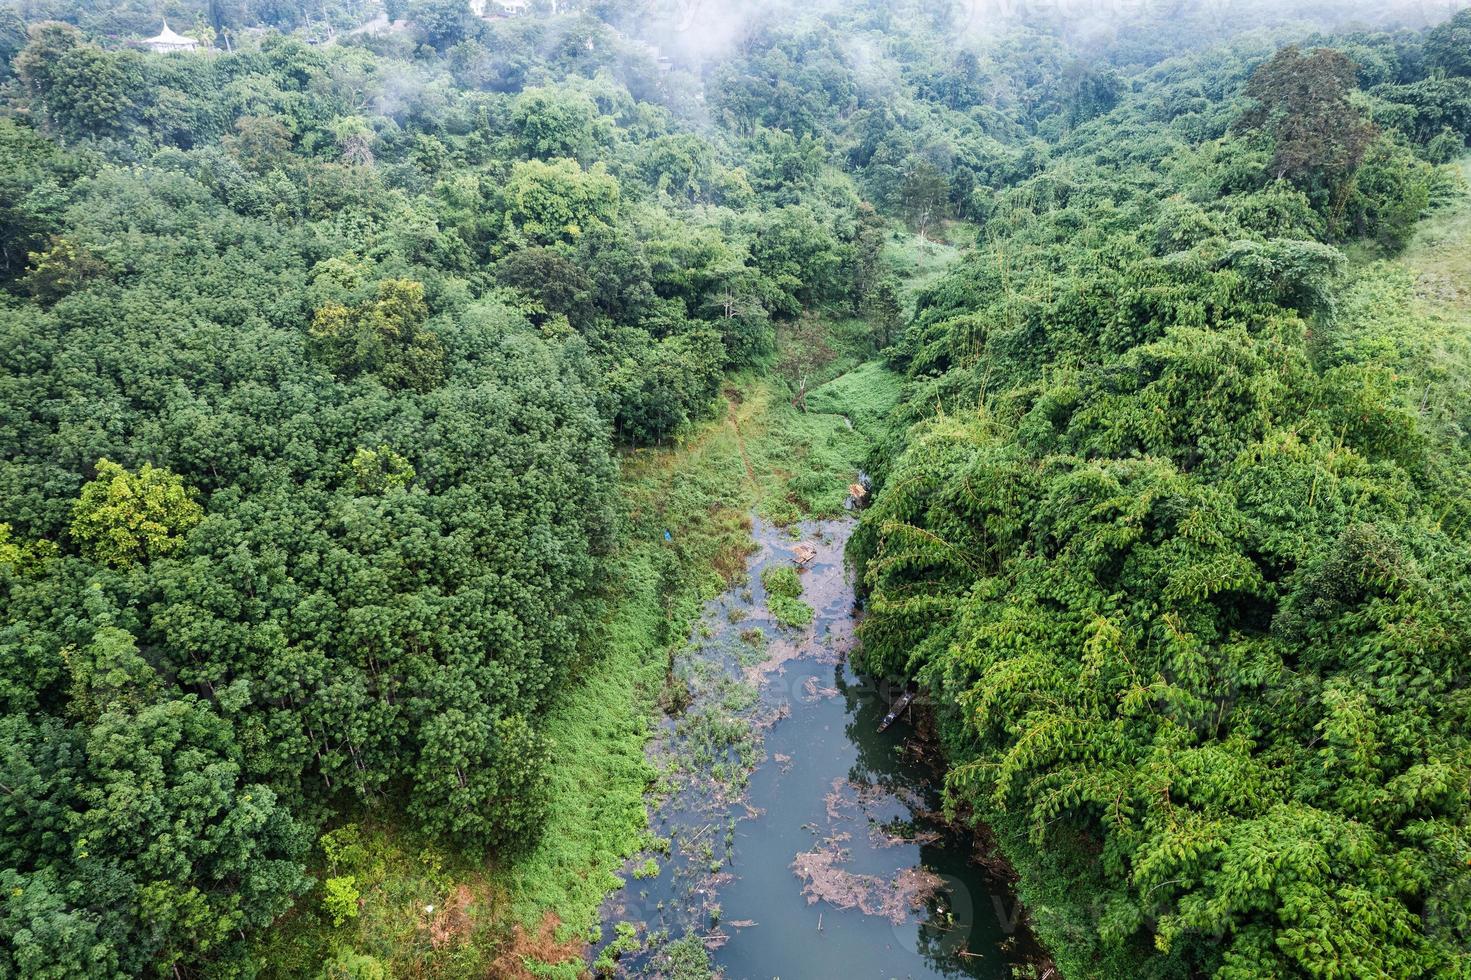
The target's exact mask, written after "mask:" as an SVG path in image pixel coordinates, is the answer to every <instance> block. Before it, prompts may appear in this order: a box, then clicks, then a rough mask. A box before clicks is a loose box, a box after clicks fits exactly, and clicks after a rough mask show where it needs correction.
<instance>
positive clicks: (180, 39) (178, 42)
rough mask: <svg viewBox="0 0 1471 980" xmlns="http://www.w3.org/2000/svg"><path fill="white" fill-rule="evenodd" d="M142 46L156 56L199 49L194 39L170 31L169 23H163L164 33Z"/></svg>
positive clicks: (149, 39)
mask: <svg viewBox="0 0 1471 980" xmlns="http://www.w3.org/2000/svg"><path fill="white" fill-rule="evenodd" d="M142 44H143V46H144V47H146V48H147V49H148V50H149V51H152V52H153V53H154V54H178V53H179V52H181V51H193V50H195V49H196V48H198V47H199V42H198V41H196V40H195V39H194V38H192V37H185V36H184V35H182V34H175V33H174V32H173V31H171V30H169V22H168V21H164V22H163V31H162V33H160V34H159V35H158V37H150V38H148V39H147V40H146V41H143V42H142Z"/></svg>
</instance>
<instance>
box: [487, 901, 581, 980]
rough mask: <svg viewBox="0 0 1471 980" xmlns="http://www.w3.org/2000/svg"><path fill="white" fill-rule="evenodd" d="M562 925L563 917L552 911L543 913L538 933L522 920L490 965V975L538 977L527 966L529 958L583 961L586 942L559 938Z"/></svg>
mask: <svg viewBox="0 0 1471 980" xmlns="http://www.w3.org/2000/svg"><path fill="white" fill-rule="evenodd" d="M561 926H562V920H561V919H559V918H557V916H556V915H555V914H553V913H551V912H548V913H547V914H546V915H544V916H542V920H541V924H540V925H538V926H537V927H536V932H535V933H531V932H528V931H527V930H526V928H525V927H524V926H522V925H520V924H519V923H518V924H516V925H515V926H513V927H512V929H511V941H510V943H509V944H508V945H507V946H506V949H505V952H503V953H501V955H500V956H497V957H496V959H495V962H494V963H492V964H491V965H490V975H491V976H492V977H496V978H497V980H536V974H535V973H533V972H532V971H531V970H530V969H528V968H527V966H526V964H527V962H528V961H535V962H539V963H546V964H549V965H551V966H559V965H561V964H563V963H581V962H583V961H584V959H585V957H584V949H585V944H584V943H583V942H582V941H581V940H579V939H558V938H557V930H558V929H560V928H561Z"/></svg>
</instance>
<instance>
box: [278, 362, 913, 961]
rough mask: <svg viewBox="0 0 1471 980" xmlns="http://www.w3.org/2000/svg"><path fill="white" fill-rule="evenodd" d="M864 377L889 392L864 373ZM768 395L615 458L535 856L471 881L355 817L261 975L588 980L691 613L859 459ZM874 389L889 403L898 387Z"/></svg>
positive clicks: (815, 506)
mask: <svg viewBox="0 0 1471 980" xmlns="http://www.w3.org/2000/svg"><path fill="white" fill-rule="evenodd" d="M866 370H867V373H868V374H869V375H871V377H870V381H872V380H873V378H874V377H878V378H879V379H880V380H885V379H883V378H882V376H881V374H875V371H876V370H877V371H880V372H881V369H876V366H870V367H868V368H867V369H866ZM779 384H780V383H779V382H775V381H771V380H768V379H763V378H757V377H744V378H737V379H733V380H732V381H731V382H730V383H729V384H728V385H727V386H726V387H725V389H724V391H723V393H722V396H721V405H720V406H719V408H718V412H717V415H716V417H715V418H714V419H712V420H711V421H709V422H707V423H705V424H703V425H701V426H700V427H698V428H697V429H696V430H695V431H694V432H692V433H691V434H690V435H689V436H688V437H687V438H686V439H684V440H683V441H682V442H681V443H679V444H677V445H675V446H672V447H668V448H661V449H653V450H638V451H633V452H628V453H625V454H624V455H623V456H622V457H621V460H620V462H621V479H620V500H621V502H622V504H623V506H622V509H621V520H622V522H623V528H622V532H623V533H622V534H621V536H620V537H621V541H622V544H621V546H620V552H619V554H618V556H617V558H616V565H615V567H616V573H615V574H612V575H610V576H609V583H608V603H607V616H606V618H605V619H604V622H603V627H602V629H601V631H600V632H599V634H598V635H597V636H595V637H592V638H590V640H589V642H588V644H587V653H586V659H585V667H584V668H583V669H582V670H580V671H579V676H580V683H579V684H578V685H576V686H575V687H572V688H569V689H568V691H567V692H566V693H565V695H564V697H563V698H562V700H561V701H560V702H559V703H558V705H557V706H556V707H555V708H554V709H553V711H552V712H551V714H550V715H549V717H548V718H547V719H546V722H545V728H544V731H545V732H546V733H547V735H548V737H549V738H550V739H551V740H552V742H553V744H554V745H555V753H556V755H555V759H556V764H555V767H554V769H553V771H552V801H551V805H550V807H549V812H550V814H551V816H550V820H549V822H548V825H547V827H546V831H545V833H544V835H543V837H542V842H541V844H540V845H539V846H538V848H537V849H536V850H535V851H534V852H532V853H531V854H530V855H529V856H527V857H526V858H524V859H523V860H522V861H520V862H518V863H517V864H515V865H511V866H506V867H494V866H492V867H489V868H486V867H480V866H474V865H471V864H468V863H466V862H464V861H463V860H461V859H460V858H459V857H458V855H456V854H454V853H453V852H451V851H449V850H447V849H444V848H442V847H440V846H439V845H438V844H436V843H435V842H434V841H432V840H430V839H428V838H425V837H423V836H422V835H420V834H418V833H416V832H414V831H413V830H412V829H409V828H406V827H404V826H402V825H400V824H398V823H396V822H392V821H389V820H386V819H384V818H382V817H380V816H378V815H375V814H370V813H364V814H360V815H359V816H358V817H357V818H356V819H355V820H353V821H352V822H350V823H348V824H346V825H344V826H342V827H339V828H338V829H337V830H336V831H334V835H335V837H334V840H339V841H341V842H345V843H346V844H347V845H348V846H344V847H335V848H334V859H333V860H332V861H330V862H329V861H327V860H325V855H324V856H323V858H322V860H321V863H320V864H319V866H318V868H317V874H318V876H319V879H320V881H321V885H320V886H319V887H320V890H319V891H317V892H315V893H314V894H311V895H308V896H306V897H304V898H303V899H302V900H301V901H300V902H299V903H298V905H297V907H296V908H295V909H293V911H292V912H291V913H289V914H288V916H287V917H286V918H285V919H283V921H282V922H281V923H279V924H278V925H277V927H276V928H274V929H273V930H271V931H270V932H269V933H268V934H266V935H265V936H264V937H263V939H262V941H261V942H260V944H259V946H258V953H259V958H260V960H261V961H263V962H265V963H266V964H268V967H267V970H266V973H265V975H266V976H268V977H283V978H284V977H293V976H303V975H315V974H316V973H317V972H319V971H320V969H321V965H322V963H323V962H324V961H332V960H334V959H340V960H342V961H343V962H347V961H350V960H352V959H353V958H354V957H362V956H371V957H373V958H374V959H376V960H377V961H378V962H379V963H381V964H383V965H384V966H386V967H387V969H388V970H389V971H390V972H391V973H392V975H394V976H423V977H458V976H466V975H476V974H484V973H486V972H493V973H494V974H495V975H497V976H516V975H518V974H520V975H526V976H532V975H535V976H540V977H546V976H569V977H570V976H575V975H577V974H578V972H579V971H581V970H583V969H584V968H585V959H584V955H585V949H586V945H587V943H589V942H592V941H596V939H597V938H598V936H599V930H598V909H599V906H600V904H601V902H602V900H603V897H604V896H605V895H606V894H607V893H608V892H609V891H610V890H612V889H614V888H616V887H618V885H619V884H620V882H621V879H620V878H619V877H618V872H619V871H620V870H621V868H622V866H623V864H624V862H625V860H626V859H627V858H628V857H629V856H630V855H632V854H634V853H635V852H637V851H638V850H640V849H642V848H645V847H647V846H649V845H650V844H651V842H652V840H653V838H652V837H651V835H650V832H649V829H648V827H647V821H646V815H645V814H646V807H645V793H646V791H647V790H648V788H649V786H650V785H651V783H652V782H653V780H654V778H655V775H656V774H655V772H654V770H653V768H652V766H651V765H650V764H649V762H648V761H647V759H646V758H645V756H644V746H645V744H646V742H647V740H648V737H649V734H650V732H651V731H652V726H653V724H654V722H655V720H656V719H657V718H658V717H660V716H661V711H660V702H661V698H664V697H665V696H666V695H667V690H666V685H665V679H666V675H667V673H668V668H669V663H670V658H671V655H672V653H673V652H674V651H675V650H678V649H680V648H682V647H683V646H684V645H685V642H686V639H687V637H688V635H689V632H690V629H691V627H692V624H693V622H694V621H695V619H696V618H697V617H698V616H699V615H700V612H701V610H702V608H703V605H704V603H705V602H706V601H707V600H708V599H710V598H712V597H714V596H717V595H720V594H721V593H722V592H724V591H725V590H726V589H727V588H728V587H729V586H730V585H731V584H732V583H733V582H734V581H736V580H737V579H738V578H739V577H740V576H741V575H743V574H744V570H745V563H746V556H747V554H748V553H749V552H750V550H751V549H752V547H753V544H752V540H751V535H750V516H749V515H751V514H752V513H756V514H760V515H763V516H764V517H765V518H766V519H769V520H772V521H780V522H788V521H793V520H797V519H799V518H801V517H804V516H808V515H826V516H834V515H836V514H840V513H842V512H843V510H842V508H843V502H844V501H845V499H846V498H847V486H848V483H849V482H851V475H852V473H853V472H854V471H855V470H856V469H857V468H858V466H859V465H860V464H861V461H862V458H863V455H864V453H865V452H866V451H867V446H868V440H867V439H866V437H865V436H864V435H863V434H862V433H861V432H859V431H857V430H856V429H855V428H854V427H853V426H852V425H851V424H850V423H849V422H848V421H847V420H846V419H845V418H844V415H843V413H844V409H845V407H846V406H845V404H844V403H843V400H842V399H841V398H836V397H833V396H832V392H829V393H828V395H827V401H825V402H824V403H823V408H824V411H822V412H809V413H805V414H804V413H801V412H798V411H797V410H796V409H794V408H793V407H792V406H791V405H790V404H789V403H788V402H787V400H786V398H785V397H784V396H782V395H781V394H780V391H779ZM864 387H865V390H867V389H870V388H873V387H874V386H873V385H871V384H870V385H865V386H864ZM878 387H880V388H882V389H884V390H883V392H882V393H881V397H883V398H887V397H888V391H889V389H891V388H894V387H896V383H895V384H889V385H880V386H878ZM867 397H872V396H871V393H870V395H869V396H867ZM666 532H667V537H666ZM333 881H335V882H336V884H335V885H333V884H329V882H333ZM329 888H335V889H336V890H337V892H338V893H339V894H341V893H344V892H346V891H350V892H351V893H352V895H353V898H352V900H351V902H350V903H347V902H343V903H339V904H338V906H337V908H338V911H337V912H333V911H330V910H329V909H328V901H329V895H330V893H329ZM532 971H535V972H534V973H533V972H532Z"/></svg>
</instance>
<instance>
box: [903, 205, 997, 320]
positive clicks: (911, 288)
mask: <svg viewBox="0 0 1471 980" xmlns="http://www.w3.org/2000/svg"><path fill="white" fill-rule="evenodd" d="M976 238H977V228H976V226H975V225H972V224H969V223H967V222H964V221H947V222H945V223H944V224H942V225H941V226H940V227H938V228H934V229H931V230H930V232H929V234H928V236H926V237H925V238H923V239H921V238H920V237H919V236H918V235H916V234H915V233H913V232H911V231H909V230H908V229H905V228H902V227H900V228H896V229H895V230H894V231H893V232H892V233H890V235H889V240H888V242H887V243H886V244H885V246H884V262H885V264H886V265H887V266H888V267H889V268H890V269H892V270H893V272H894V273H895V275H896V276H897V277H898V278H899V281H900V282H902V283H903V284H904V288H903V291H902V294H901V301H902V302H903V303H904V305H905V306H906V307H912V306H913V303H914V296H915V294H916V293H917V292H919V291H920V290H922V289H924V288H925V287H926V286H928V285H930V284H932V283H934V282H935V281H936V280H938V279H939V278H940V277H941V276H943V275H944V274H945V272H946V270H948V269H949V268H950V266H951V265H952V264H954V263H955V262H956V261H957V260H958V259H959V258H960V257H961V256H962V255H963V254H965V251H966V250H967V249H968V248H969V247H971V246H972V245H974V244H975V242H976ZM911 312H912V309H911Z"/></svg>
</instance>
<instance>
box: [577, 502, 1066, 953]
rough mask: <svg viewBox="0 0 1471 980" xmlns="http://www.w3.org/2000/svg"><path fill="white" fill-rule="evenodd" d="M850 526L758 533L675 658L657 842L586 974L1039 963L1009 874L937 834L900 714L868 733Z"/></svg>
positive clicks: (630, 881)
mask: <svg viewBox="0 0 1471 980" xmlns="http://www.w3.org/2000/svg"><path fill="white" fill-rule="evenodd" d="M855 524H856V519H855V518H854V517H853V516H845V517H842V518H838V519H829V520H818V521H804V522H801V523H799V524H794V525H790V526H786V527H778V526H776V525H773V524H770V523H768V522H765V521H762V520H760V519H759V518H756V519H754V520H753V527H752V535H753V538H754V540H755V542H756V544H757V548H756V550H755V551H754V552H753V553H752V554H751V555H750V557H749V559H748V562H747V565H746V575H745V578H744V581H743V582H741V583H738V584H736V585H734V586H732V587H731V588H729V589H727V590H726V591H725V592H724V593H723V594H722V595H720V596H719V597H717V598H715V599H713V600H711V601H710V602H708V603H707V604H706V606H705V610H704V614H703V616H702V617H701V618H700V620H699V622H698V624H697V625H696V627H695V629H694V631H693V635H692V639H691V642H690V643H689V644H687V645H686V646H685V647H684V648H683V649H681V650H680V651H679V652H678V654H677V655H676V658H675V660H674V663H673V668H672V671H671V680H672V682H673V685H674V686H676V687H677V689H678V690H679V692H680V693H681V696H680V697H679V698H678V699H674V700H672V701H671V702H670V703H668V704H667V705H666V707H667V717H666V718H664V719H662V720H661V722H660V724H659V726H658V728H657V731H656V735H655V738H654V741H653V743H652V745H651V748H650V757H651V758H652V759H653V760H654V764H655V766H656V768H657V769H658V771H659V780H658V783H657V785H656V788H655V792H654V794H653V799H652V803H651V808H652V813H653V829H654V833H655V834H656V837H655V839H654V842H653V845H652V846H651V847H649V848H648V849H647V850H646V851H645V852H644V853H641V854H640V855H639V856H638V857H637V858H635V859H634V860H633V861H631V862H630V864H629V866H628V867H627V869H626V871H627V873H626V874H625V878H626V879H627V884H626V886H625V887H624V888H622V889H621V890H619V891H618V892H617V893H615V894H614V895H613V896H611V897H610V899H609V901H608V902H607V903H606V904H605V906H604V916H605V923H606V929H605V943H604V944H603V945H602V946H601V949H600V951H599V956H598V959H597V962H596V964H595V969H596V971H597V972H598V974H599V975H616V976H629V977H632V976H646V975H665V974H667V973H668V972H669V969H670V966H671V964H672V962H673V961H674V960H675V958H676V956H677V957H679V958H681V962H683V963H686V964H687V963H688V962H689V961H690V960H691V959H692V958H696V957H698V958H699V960H698V961H699V962H700V963H702V964H705V968H706V969H708V968H710V967H714V968H718V969H720V970H722V971H723V972H724V975H727V976H731V977H761V976H777V975H795V976H831V975H849V974H851V975H855V976H859V975H872V976H905V977H911V978H922V977H923V978H936V980H938V978H940V977H955V976H960V977H973V978H983V980H993V978H1000V977H1003V976H1012V975H1015V974H1016V972H1017V971H1018V970H1020V969H1022V968H1024V967H1026V966H1027V965H1029V964H1030V963H1032V962H1035V961H1036V959H1037V958H1038V956H1039V953H1038V950H1037V949H1036V946H1035V942H1034V941H1033V940H1032V939H1031V936H1030V933H1029V932H1028V930H1027V928H1026V921H1025V918H1024V916H1023V914H1022V910H1021V907H1020V905H1019V904H1018V903H1017V901H1016V899H1015V896H1014V894H1013V893H1012V891H1011V889H1010V887H1009V883H1008V881H1007V880H1006V878H1005V876H1004V875H1003V874H997V873H995V872H993V871H992V870H991V869H990V868H989V867H988V866H986V865H985V864H984V863H982V862H978V861H977V860H975V857H976V855H975V853H974V851H975V841H974V837H973V835H972V834H971V833H970V832H969V830H968V829H966V828H961V827H956V826H952V825H951V824H950V823H948V822H947V821H946V819H945V817H944V814H943V812H942V810H943V808H942V805H941V798H940V789H939V787H940V782H941V770H940V769H938V768H937V767H936V766H935V765H934V764H933V760H932V759H930V758H928V757H927V755H928V754H927V753H926V751H925V748H926V746H925V743H924V740H923V738H922V737H921V736H920V735H919V733H918V732H917V731H916V730H915V729H914V728H913V727H912V726H911V724H910V721H909V719H908V718H901V719H900V720H899V721H897V722H896V723H895V724H894V725H893V726H892V727H890V728H889V729H888V730H887V731H884V732H880V731H879V723H880V720H881V719H882V718H883V717H884V714H885V712H886V711H887V710H888V707H889V705H890V704H891V703H892V701H893V699H894V697H896V696H897V694H898V693H899V692H898V691H891V690H885V689H884V688H883V687H882V686H880V685H875V684H874V683H872V681H871V680H869V679H867V678H863V677H860V676H859V675H858V674H857V673H856V672H855V671H854V670H853V668H852V667H851V665H850V663H849V657H850V654H851V653H852V650H853V646H854V643H855V630H856V626H857V622H858V618H859V613H858V610H857V609H856V608H855V606H854V595H853V582H852V579H851V575H850V571H849V568H848V566H847V563H846V560H845V546H846V543H847V539H848V536H849V535H850V534H851V532H852V530H853V527H854V526H855ZM783 599H785V600H787V601H786V603H783V602H782V601H781V600H783ZM790 603H797V604H799V606H798V607H797V608H798V610H799V611H800V612H801V614H800V615H795V616H793V615H788V613H787V611H788V610H789V609H790V608H791V607H790V605H789V604H790ZM680 975H683V974H680Z"/></svg>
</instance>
